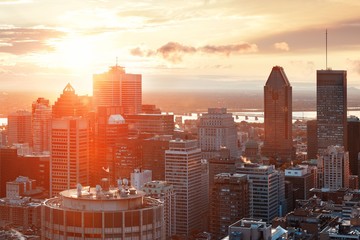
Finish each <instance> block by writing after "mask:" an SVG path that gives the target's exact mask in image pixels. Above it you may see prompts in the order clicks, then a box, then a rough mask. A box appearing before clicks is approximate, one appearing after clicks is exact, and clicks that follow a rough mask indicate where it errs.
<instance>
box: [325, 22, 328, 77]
mask: <svg viewBox="0 0 360 240" xmlns="http://www.w3.org/2000/svg"><path fill="white" fill-rule="evenodd" d="M327 39H328V38H327V29H326V31H325V44H326V45H325V48H326V51H325V52H326V70H327V69H328V57H327V48H328V47H327Z"/></svg>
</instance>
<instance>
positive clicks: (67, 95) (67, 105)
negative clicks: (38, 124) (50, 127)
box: [52, 83, 88, 118]
mask: <svg viewBox="0 0 360 240" xmlns="http://www.w3.org/2000/svg"><path fill="white" fill-rule="evenodd" d="M87 113H88V108H87V106H86V105H85V104H84V103H83V101H82V98H81V97H79V96H78V95H77V94H76V93H75V89H74V88H73V87H72V86H71V84H70V83H68V84H67V85H66V86H65V88H64V90H63V93H62V94H61V95H60V97H59V98H58V99H57V100H56V102H55V103H54V105H53V106H52V115H53V118H62V117H69V116H73V117H75V116H76V117H80V116H82V117H84V116H86V115H87Z"/></svg>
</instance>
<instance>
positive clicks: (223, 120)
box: [199, 108, 238, 159]
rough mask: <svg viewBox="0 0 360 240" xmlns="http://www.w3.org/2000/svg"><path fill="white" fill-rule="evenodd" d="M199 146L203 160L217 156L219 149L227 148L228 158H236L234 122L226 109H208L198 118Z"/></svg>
mask: <svg viewBox="0 0 360 240" xmlns="http://www.w3.org/2000/svg"><path fill="white" fill-rule="evenodd" d="M199 145H200V148H201V151H202V156H203V158H205V159H210V158H214V157H216V156H219V155H220V149H221V148H227V149H228V150H229V152H230V157H237V156H238V147H237V130H236V125H235V121H234V118H233V117H232V114H231V113H227V110H226V108H209V109H208V113H204V114H203V115H202V116H201V117H200V124H199Z"/></svg>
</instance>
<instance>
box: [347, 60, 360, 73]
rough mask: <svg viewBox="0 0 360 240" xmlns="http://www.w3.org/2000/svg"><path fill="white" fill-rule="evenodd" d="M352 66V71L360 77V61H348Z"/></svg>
mask: <svg viewBox="0 0 360 240" xmlns="http://www.w3.org/2000/svg"><path fill="white" fill-rule="evenodd" d="M347 61H348V62H349V63H350V65H351V66H352V69H353V70H354V71H355V72H356V73H357V74H359V75H360V60H350V59H348V60H347Z"/></svg>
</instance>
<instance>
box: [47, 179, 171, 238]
mask: <svg viewBox="0 0 360 240" xmlns="http://www.w3.org/2000/svg"><path fill="white" fill-rule="evenodd" d="M120 189H121V190H119V189H118V188H110V189H108V190H107V189H106V190H102V189H101V187H100V186H97V187H96V188H90V187H85V188H81V187H78V189H70V190H65V191H63V192H60V197H56V198H52V199H49V200H47V201H45V202H44V204H43V206H42V213H41V215H42V216H41V217H42V221H41V222H42V239H165V231H164V230H165V228H164V216H163V204H162V203H161V202H160V201H158V200H155V199H153V198H144V195H145V193H144V192H142V191H137V190H136V189H134V188H130V189H125V188H122V187H120Z"/></svg>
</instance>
